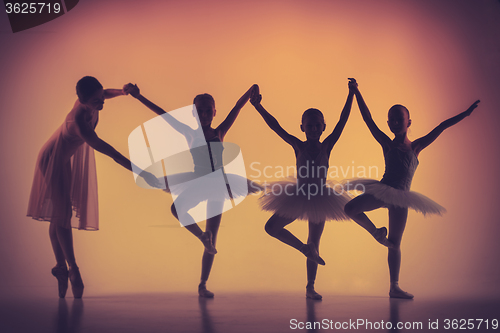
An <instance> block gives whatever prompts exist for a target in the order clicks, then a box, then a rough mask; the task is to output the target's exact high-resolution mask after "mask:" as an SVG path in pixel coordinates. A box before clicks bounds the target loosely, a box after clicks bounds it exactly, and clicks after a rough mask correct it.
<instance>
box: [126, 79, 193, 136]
mask: <svg viewBox="0 0 500 333" xmlns="http://www.w3.org/2000/svg"><path fill="white" fill-rule="evenodd" d="M123 91H125V92H126V93H129V94H130V95H131V96H132V97H134V98H136V99H137V100H138V101H140V102H141V103H142V104H144V106H146V107H147V108H148V109H150V110H151V111H153V112H154V113H156V114H157V115H159V116H162V117H163V119H165V121H167V122H168V123H169V124H170V126H172V127H173V128H174V129H175V130H176V131H178V132H179V133H181V134H183V135H188V133H191V132H192V129H191V127H189V126H188V125H186V124H184V123H182V122H180V121H178V120H177V119H175V118H174V117H172V116H171V115H170V114H168V112H165V111H164V110H163V109H162V108H160V107H159V106H158V105H156V104H155V103H153V102H151V101H150V100H149V99H147V98H146V97H144V96H142V94H141V91H140V89H139V87H138V86H137V85H136V84H132V83H129V84H126V85H125V86H124V87H123Z"/></svg>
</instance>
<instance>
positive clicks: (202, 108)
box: [193, 94, 216, 126]
mask: <svg viewBox="0 0 500 333" xmlns="http://www.w3.org/2000/svg"><path fill="white" fill-rule="evenodd" d="M193 104H194V105H195V107H196V111H197V112H198V118H199V119H200V123H201V126H210V125H211V124H212V120H213V119H214V117H215V114H216V110H215V100H214V98H213V97H212V95H210V94H200V95H197V96H196V97H195V98H194V100H193Z"/></svg>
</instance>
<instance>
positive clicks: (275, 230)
mask: <svg viewBox="0 0 500 333" xmlns="http://www.w3.org/2000/svg"><path fill="white" fill-rule="evenodd" d="M264 230H266V232H267V233H268V234H269V236H272V237H276V235H277V234H278V232H279V228H277V227H276V226H275V225H274V224H273V223H269V222H267V223H266V225H265V226H264Z"/></svg>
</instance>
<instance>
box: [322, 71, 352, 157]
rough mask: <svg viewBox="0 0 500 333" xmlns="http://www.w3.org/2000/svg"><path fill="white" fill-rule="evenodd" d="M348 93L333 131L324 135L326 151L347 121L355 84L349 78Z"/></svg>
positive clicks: (334, 142) (330, 148)
mask: <svg viewBox="0 0 500 333" xmlns="http://www.w3.org/2000/svg"><path fill="white" fill-rule="evenodd" d="M348 86H349V94H348V95H347V101H346V102H345V105H344V108H343V109H342V113H341V114H340V119H339V122H338V123H337V125H336V126H335V128H334V129H333V132H332V133H331V134H330V135H329V136H327V137H326V139H325V140H324V141H323V143H325V144H327V148H328V151H331V150H332V149H333V146H334V145H335V144H336V143H337V141H338V139H339V138H340V134H342V131H343V130H344V127H345V124H346V123H347V119H349V115H350V114H351V107H352V100H353V97H354V91H355V87H356V86H357V84H356V80H354V79H349V84H348Z"/></svg>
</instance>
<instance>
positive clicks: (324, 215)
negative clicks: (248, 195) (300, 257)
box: [250, 83, 354, 299]
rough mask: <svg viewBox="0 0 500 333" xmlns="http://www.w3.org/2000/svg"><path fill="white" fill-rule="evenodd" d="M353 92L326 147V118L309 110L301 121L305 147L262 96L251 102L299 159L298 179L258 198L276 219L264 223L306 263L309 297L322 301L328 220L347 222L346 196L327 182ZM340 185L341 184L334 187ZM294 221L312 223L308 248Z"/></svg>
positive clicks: (273, 187) (269, 189)
mask: <svg viewBox="0 0 500 333" xmlns="http://www.w3.org/2000/svg"><path fill="white" fill-rule="evenodd" d="M353 96H354V92H353V91H352V90H351V83H349V94H348V96H347V101H346V103H345V105H344V109H343V110H342V113H341V115H340V120H339V122H338V123H337V125H336V126H335V129H334V130H333V132H332V133H331V134H330V135H329V136H328V137H327V138H326V139H325V140H324V141H323V142H320V141H319V139H320V137H321V134H322V133H323V131H324V130H325V128H326V125H325V120H324V117H323V113H321V111H319V110H317V109H308V110H306V111H305V112H304V113H303V115H302V124H301V125H300V129H301V130H302V132H304V133H305V135H306V141H301V140H299V139H298V138H296V137H295V136H293V135H291V134H289V133H288V132H286V131H285V130H284V129H283V128H282V127H281V126H280V124H279V123H278V121H277V120H276V119H275V118H274V117H273V116H271V114H269V112H267V111H266V110H265V109H264V107H263V106H262V105H261V103H260V102H261V99H262V97H261V95H260V94H258V91H255V93H254V94H253V95H252V97H251V99H250V102H251V103H252V104H253V105H254V107H255V108H256V109H257V111H258V112H259V113H260V115H261V116H262V118H264V120H265V122H266V123H267V125H268V126H269V127H270V128H271V129H272V130H273V131H274V132H276V134H278V135H279V136H280V137H281V138H282V139H283V140H284V141H285V142H286V143H288V144H289V145H291V146H292V148H293V150H294V152H295V157H296V159H297V179H293V180H290V179H287V180H282V181H278V182H274V183H271V184H269V185H268V186H266V188H267V189H266V193H265V194H264V195H263V196H262V197H261V198H260V202H261V205H262V208H263V209H264V210H267V211H271V212H273V213H274V215H273V216H272V217H271V218H270V219H269V221H267V223H266V227H265V228H266V231H267V233H268V234H269V235H271V236H273V237H275V238H277V239H279V240H280V241H282V242H283V243H285V244H288V245H290V246H291V247H293V248H295V249H297V250H299V251H300V252H302V253H303V254H304V255H305V256H306V257H307V263H306V266H307V286H306V297H307V298H313V299H321V298H322V296H321V295H320V294H318V293H317V292H316V291H315V289H314V283H315V280H316V272H317V269H318V264H320V265H324V264H325V262H324V261H323V259H322V258H321V257H320V256H319V243H320V239H321V235H322V233H323V228H324V226H325V221H326V220H346V219H348V218H347V216H346V215H345V213H344V205H345V204H346V203H347V202H348V201H349V198H348V197H347V195H346V194H345V193H344V192H343V191H342V192H337V191H336V190H335V184H334V183H333V182H330V181H328V182H327V180H326V177H327V173H328V163H329V159H330V153H331V151H332V149H333V146H334V145H335V143H337V140H338V139H339V137H340V135H341V134H342V131H343V129H344V126H345V124H346V122H347V119H348V118H349V114H350V112H351V106H352V100H353ZM336 185H340V184H336ZM296 219H301V220H307V221H309V236H308V239H307V244H304V243H302V242H301V241H300V240H299V239H298V238H297V237H295V236H294V235H293V234H292V233H291V232H290V231H288V230H287V229H285V227H286V226H287V225H288V224H290V223H292V222H293V221H294V220H296Z"/></svg>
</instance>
